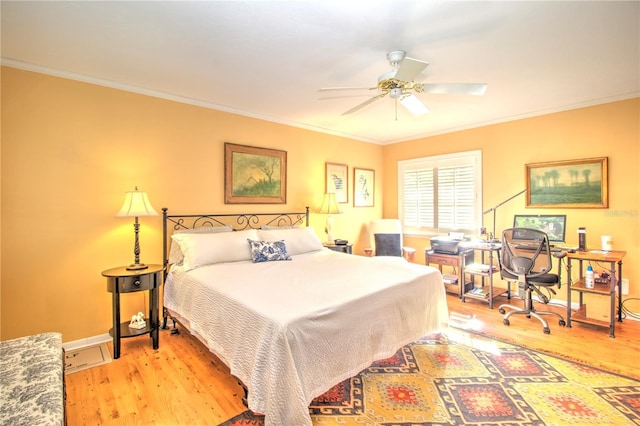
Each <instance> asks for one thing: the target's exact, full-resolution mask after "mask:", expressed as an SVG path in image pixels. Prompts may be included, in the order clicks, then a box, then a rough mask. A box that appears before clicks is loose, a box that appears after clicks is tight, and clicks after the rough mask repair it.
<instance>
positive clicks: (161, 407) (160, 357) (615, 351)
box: [66, 295, 640, 426]
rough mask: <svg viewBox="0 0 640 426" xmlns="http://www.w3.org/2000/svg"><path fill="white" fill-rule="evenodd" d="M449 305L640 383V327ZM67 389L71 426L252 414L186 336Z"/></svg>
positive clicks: (210, 421)
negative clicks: (542, 319) (507, 316)
mask: <svg viewBox="0 0 640 426" xmlns="http://www.w3.org/2000/svg"><path fill="white" fill-rule="evenodd" d="M447 301H448V303H449V311H450V312H455V313H457V314H461V315H469V316H475V319H476V321H474V323H475V324H478V325H479V327H480V328H479V332H481V333H486V334H487V335H489V336H493V337H496V338H500V339H503V340H506V341H509V342H512V343H516V344H521V345H523V346H526V347H529V348H532V349H537V350H539V351H542V352H547V353H552V354H557V355H560V356H564V357H567V358H570V359H573V360H577V361H582V362H585V363H587V364H589V365H592V366H596V367H601V368H603V369H606V370H608V371H613V372H617V373H620V374H624V375H626V376H630V377H634V378H636V379H639V380H640V370H639V369H638V367H637V365H638V362H639V361H640V355H639V354H640V338H639V337H640V322H637V321H632V320H625V321H624V322H622V323H616V337H615V338H610V337H609V332H608V329H607V328H603V327H596V326H590V325H585V324H577V323H574V324H572V325H573V327H572V328H565V327H561V326H559V325H558V322H557V321H556V320H555V319H554V318H552V317H550V319H549V326H550V328H551V334H548V335H547V334H544V333H543V332H542V326H541V325H540V323H539V322H538V321H537V320H535V319H533V318H531V319H528V318H526V317H525V316H517V317H512V320H511V325H510V326H506V325H504V324H503V323H502V315H500V313H499V312H498V310H497V309H496V308H494V309H492V310H490V309H488V307H487V305H486V304H484V303H481V302H478V301H473V300H468V301H467V302H466V303H462V302H461V301H460V300H459V299H458V298H457V297H455V296H452V295H448V296H447ZM502 302H503V301H501V300H500V299H497V300H496V305H495V306H498V305H499V304H500V303H502ZM515 303H516V304H517V302H515ZM559 312H560V313H561V314H562V315H564V313H565V312H564V309H559ZM66 387H67V417H68V424H69V425H70V426H75V425H130V424H136V425H167V426H169V425H171V426H175V425H218V424H220V423H221V422H223V421H225V420H227V419H229V418H231V417H233V416H234V415H236V414H239V413H241V412H242V411H244V410H245V407H244V406H243V405H242V402H241V398H242V396H243V391H242V388H241V386H240V385H238V383H237V381H236V380H235V379H234V378H233V377H232V376H231V375H230V374H229V369H228V368H227V367H226V366H225V365H224V364H223V363H222V362H221V361H220V360H218V359H217V358H216V357H215V356H214V355H212V354H211V353H210V352H209V351H208V350H207V349H206V348H205V347H204V346H203V345H202V344H201V343H200V342H199V341H198V340H197V339H196V338H194V337H192V336H191V335H189V334H188V333H187V332H186V331H182V332H181V333H180V334H175V335H172V334H170V333H169V331H168V330H162V331H161V335H160V348H159V349H158V350H157V351H154V350H153V349H152V348H151V341H150V339H148V338H145V337H137V338H133V339H124V340H123V341H122V353H121V357H120V358H119V359H117V360H114V361H113V362H111V363H110V364H106V365H103V366H98V367H94V368H91V369H89V370H84V371H80V372H77V373H73V374H70V375H68V376H67V377H66Z"/></svg>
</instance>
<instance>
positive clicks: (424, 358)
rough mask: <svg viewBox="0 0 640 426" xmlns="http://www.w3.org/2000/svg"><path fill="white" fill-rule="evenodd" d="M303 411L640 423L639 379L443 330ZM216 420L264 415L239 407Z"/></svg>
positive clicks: (337, 420)
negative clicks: (231, 414) (230, 415)
mask: <svg viewBox="0 0 640 426" xmlns="http://www.w3.org/2000/svg"><path fill="white" fill-rule="evenodd" d="M309 412H310V414H311V419H312V421H313V424H314V425H336V426H337V425H340V426H350V425H377V426H426V425H513V426H515V425H527V426H540V425H640V382H639V381H636V380H633V379H630V378H627V377H623V376H620V375H616V374H613V373H609V372H606V371H603V370H600V369H597V368H593V367H589V366H586V365H583V364H579V363H576V362H572V361H567V360H563V359H560V358H558V357H555V356H553V355H547V354H542V353H539V352H536V351H533V350H530V349H526V348H523V347H520V346H517V345H514V344H509V343H504V342H500V341H497V340H493V339H489V338H486V337H482V336H479V335H475V334H472V333H467V332H464V331H458V330H455V329H449V331H447V332H446V334H438V335H432V336H428V337H425V338H422V339H420V340H419V341H416V342H414V343H411V344H409V345H407V346H405V347H403V348H401V349H400V350H399V351H398V352H396V354H395V355H394V356H392V357H391V358H388V359H385V360H382V361H378V362H376V363H374V364H373V365H371V366H370V367H369V368H367V369H366V370H364V371H362V372H361V373H360V374H358V375H357V376H355V377H352V378H350V379H348V380H345V381H344V382H342V383H340V384H338V385H336V386H334V387H333V388H331V389H330V390H329V391H328V392H326V393H325V394H323V395H321V396H319V397H318V398H316V399H314V400H313V401H312V403H311V405H310V406H309ZM222 425H223V426H239V425H243V426H248V425H256V426H258V425H264V417H262V416H258V415H254V414H253V413H252V412H251V411H245V412H243V413H241V414H240V415H238V416H236V417H234V418H232V419H230V420H228V421H226V422H224V423H222ZM222 425H221V426H222Z"/></svg>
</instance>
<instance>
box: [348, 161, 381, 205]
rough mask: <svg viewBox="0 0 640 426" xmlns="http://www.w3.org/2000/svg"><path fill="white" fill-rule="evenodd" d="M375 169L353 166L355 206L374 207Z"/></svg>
mask: <svg viewBox="0 0 640 426" xmlns="http://www.w3.org/2000/svg"><path fill="white" fill-rule="evenodd" d="M375 176H376V175H375V171H374V170H371V169H361V168H358V167H354V168H353V207H373V205H374V203H373V199H374V193H375Z"/></svg>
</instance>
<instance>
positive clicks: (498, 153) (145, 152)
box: [0, 67, 640, 341]
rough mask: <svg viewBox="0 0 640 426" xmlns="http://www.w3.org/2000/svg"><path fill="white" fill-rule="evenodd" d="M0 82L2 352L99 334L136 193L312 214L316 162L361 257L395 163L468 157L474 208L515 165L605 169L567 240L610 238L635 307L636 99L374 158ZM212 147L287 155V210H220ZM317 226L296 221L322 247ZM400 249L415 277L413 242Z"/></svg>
mask: <svg viewBox="0 0 640 426" xmlns="http://www.w3.org/2000/svg"><path fill="white" fill-rule="evenodd" d="M1 78H2V81H1V84H2V87H1V88H2V92H1V93H2V105H1V107H2V116H1V117H2V133H1V135H2V171H1V178H2V182H1V184H2V192H1V215H2V216H1V224H2V226H1V230H2V232H1V234H0V235H1V243H2V244H1V261H2V264H1V281H0V286H1V289H0V297H1V300H0V321H1V324H0V339H2V340H6V339H10V338H13V337H18V336H22V335H26V334H33V333H37V332H43V331H52V330H57V331H61V332H62V333H63V339H64V341H72V340H77V339H82V338H86V337H91V336H95V335H101V334H104V333H106V332H107V330H108V329H109V328H110V327H111V299H110V293H107V291H106V281H105V279H104V278H103V277H102V276H101V275H100V272H101V271H102V270H104V269H107V268H110V267H113V266H119V265H125V264H128V263H131V261H132V260H133V253H132V251H133V229H132V228H133V226H132V221H131V220H129V219H125V218H116V217H115V214H116V212H117V211H118V209H119V208H120V206H121V204H122V201H123V200H124V194H125V192H126V191H128V190H131V189H133V187H134V186H135V185H137V186H138V187H139V188H140V189H143V190H145V191H147V193H148V194H149V197H150V200H151V202H152V204H153V205H154V207H155V208H156V209H157V210H158V211H159V210H160V209H161V208H162V207H168V208H169V209H170V211H171V212H173V213H197V212H219V213H226V212H257V211H292V210H299V209H302V208H304V206H306V205H309V206H311V207H312V211H313V209H314V208H317V207H318V206H319V204H320V202H321V200H322V193H323V192H324V167H325V162H326V161H330V162H338V163H346V164H348V165H349V201H350V203H349V204H342V205H341V207H342V208H343V210H344V211H345V214H344V215H341V216H339V217H337V218H336V232H335V233H336V235H337V236H339V237H343V238H347V239H349V240H350V241H354V242H355V246H354V251H355V252H356V253H362V252H363V250H364V248H365V247H366V246H367V241H366V235H365V232H364V231H365V226H366V224H367V223H368V222H369V220H371V219H374V218H377V217H381V216H384V217H395V216H396V215H397V190H396V187H397V182H396V180H397V176H396V173H397V172H396V161H397V160H398V159H406V158H415V157H420V156H425V155H433V154H441V153H448V152H454V151H464V150H469V149H482V151H483V163H484V164H483V166H484V176H483V187H484V201H483V204H484V207H485V208H487V207H491V206H493V205H495V204H497V203H498V202H500V201H502V200H503V199H505V198H507V197H508V196H510V195H512V194H515V193H517V192H518V191H520V190H522V189H523V188H524V164H526V163H531V162H542V161H552V160H563V159H573V158H586V157H599V156H607V157H609V166H610V176H609V196H610V199H609V203H610V208H609V209H608V210H596V209H587V210H583V209H579V210H578V209H576V210H568V211H566V212H567V214H568V215H569V223H568V228H569V229H568V231H567V235H568V236H569V237H573V238H575V235H574V233H573V232H572V230H575V229H576V228H577V227H578V226H586V227H587V233H588V236H589V242H590V243H591V244H596V243H597V239H598V238H599V236H600V235H602V234H605V233H606V234H611V235H613V236H614V241H615V244H616V247H617V248H624V249H626V250H627V251H628V255H627V258H626V259H625V266H624V272H625V276H626V277H628V278H629V279H630V281H631V287H632V293H633V294H636V295H638V294H639V293H640V284H638V280H640V274H639V271H638V259H639V251H638V240H639V237H640V235H639V229H638V227H639V222H640V221H639V218H640V213H639V209H640V201H639V189H638V188H640V175H639V171H638V169H639V168H640V152H639V147H638V145H639V142H638V141H639V139H640V137H639V131H638V122H639V117H640V105H639V104H640V101H639V100H638V99H635V100H631V101H623V102H616V103H611V104H605V105H601V106H596V107H592V108H585V109H579V110H574V111H568V112H563V113H558V114H552V115H548V116H542V117H537V118H531V119H526V120H520V121H514V122H510V123H505V124H498V125H494V126H487V127H482V128H478V129H473V130H468V131H463V132H456V133H451V134H448V135H441V136H435V137H431V138H424V139H420V140H416V141H411V142H406V143H399V144H394V145H389V146H384V147H382V146H377V145H372V144H367V143H363V142H359V141H354V140H350V139H345V138H340V137H335V136H330V135H325V134H320V133H315V132H311V131H308V130H303V129H298V128H293V127H289V126H284V125H279V124H274V123H270V122H265V121H261V120H256V119H252V118H247V117H241V116H237V115H233V114H228V113H224V112H219V111H214V110H209V109H205V108H201V107H195V106H190V105H185V104H180V103H176V102H171V101H166V100H162V99H157V98H152V97H147V96H142V95H137V94H132V93H128V92H123V91H119V90H115V89H109V88H104V87H99V86H95V85H91V84H86V83H80V82H76V81H71V80H66V79H61V78H56V77H51V76H46V75H42V74H37V73H32V72H27V71H22V70H16V69H13V68H8V67H3V68H2V75H1ZM224 142H233V143H238V144H244V145H252V146H260V147H267V148H275V149H282V150H285V151H287V154H288V175H287V176H288V190H287V204H286V205H226V204H224V200H223V197H224V194H223V186H224V185H223V183H224V176H223V167H224V164H223V149H224V148H223V144H224ZM354 166H356V167H364V168H371V169H374V170H375V172H376V185H375V204H376V205H375V207H374V208H353V207H352V204H351V202H352V200H353V192H352V189H353V182H352V181H353V178H352V176H353V175H352V173H353V167H354ZM383 199H384V209H383V207H382V206H383V202H382V200H383ZM523 211H525V207H524V198H523V197H520V198H518V199H516V200H513V201H511V202H510V203H509V204H507V205H505V206H503V207H501V208H500V209H499V210H498V224H497V229H502V228H504V227H507V226H509V225H510V222H511V219H512V217H513V214H514V213H516V212H523ZM532 212H535V213H547V212H548V213H551V212H553V211H550V210H541V209H538V210H533V211H532ZM324 219H325V217H324V216H321V215H317V214H312V216H311V224H312V226H314V228H315V229H316V232H317V233H318V235H319V236H320V237H321V238H324V232H323V228H324ZM485 219H487V220H490V218H489V217H486V218H485ZM140 221H141V231H140V232H141V234H140V239H141V250H142V255H141V260H142V261H143V262H146V263H160V262H161V237H162V231H161V220H160V218H159V217H144V218H141V219H140ZM487 223H490V222H487ZM407 242H408V243H409V245H412V246H414V247H416V248H418V255H417V257H416V261H417V262H423V261H424V254H423V250H424V248H425V247H427V246H428V240H408V241H407ZM124 298H126V300H124V303H123V316H124V317H125V318H126V316H130V315H132V314H133V313H135V312H137V311H139V310H142V309H143V307H144V303H145V299H144V298H143V296H142V295H138V294H130V295H126V296H125V297H124Z"/></svg>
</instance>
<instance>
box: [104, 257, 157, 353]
mask: <svg viewBox="0 0 640 426" xmlns="http://www.w3.org/2000/svg"><path fill="white" fill-rule="evenodd" d="M163 271H164V267H163V266H162V265H148V267H147V268H145V269H138V270H133V271H132V270H128V269H127V267H126V266H120V267H117V268H112V269H107V270H106V271H103V272H102V275H103V276H104V277H107V291H108V292H109V293H112V295H113V300H112V309H113V328H112V329H111V330H109V334H110V335H111V336H113V358H114V359H118V358H120V339H122V338H126V337H135V336H140V335H143V334H150V335H151V339H152V340H153V349H158V346H159V343H160V342H159V329H160V320H159V309H160V308H159V306H158V305H159V302H160V297H159V289H160V285H161V284H162V272H163ZM138 291H149V312H148V317H147V318H146V322H147V324H146V326H145V327H144V328H132V327H129V321H126V322H120V294H122V293H134V292H138Z"/></svg>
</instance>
